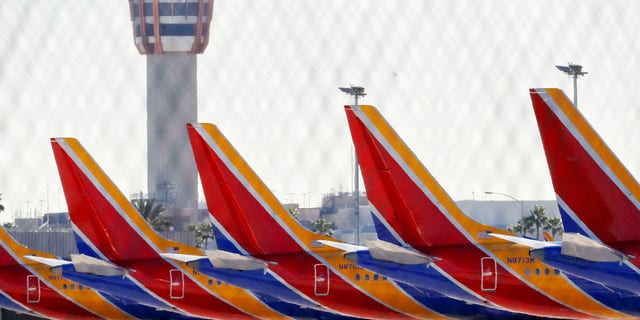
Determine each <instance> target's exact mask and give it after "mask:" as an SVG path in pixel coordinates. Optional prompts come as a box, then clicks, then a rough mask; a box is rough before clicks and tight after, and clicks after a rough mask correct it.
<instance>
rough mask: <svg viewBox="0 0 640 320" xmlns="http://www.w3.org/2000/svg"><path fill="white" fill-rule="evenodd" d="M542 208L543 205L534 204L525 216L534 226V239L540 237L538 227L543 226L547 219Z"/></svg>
mask: <svg viewBox="0 0 640 320" xmlns="http://www.w3.org/2000/svg"><path fill="white" fill-rule="evenodd" d="M544 210H545V209H544V207H543V206H538V205H535V206H533V210H529V212H530V213H531V215H530V216H528V217H526V218H525V219H528V220H529V221H530V223H531V224H532V225H533V226H535V227H536V239H540V228H544V226H546V225H547V221H548V220H549V217H548V216H547V213H546V212H544Z"/></svg>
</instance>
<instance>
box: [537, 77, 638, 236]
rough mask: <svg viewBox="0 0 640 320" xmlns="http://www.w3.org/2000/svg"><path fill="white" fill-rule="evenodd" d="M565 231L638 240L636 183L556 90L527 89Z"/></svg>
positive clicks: (563, 96) (559, 91) (575, 109)
mask: <svg viewBox="0 0 640 320" xmlns="http://www.w3.org/2000/svg"><path fill="white" fill-rule="evenodd" d="M530 95H531V101H532V104H533V109H534V111H535V115H536V119H537V122H538V128H539V130H540V136H541V138H542V144H543V146H544V151H545V155H546V157H547V164H548V165H549V171H550V173H551V180H552V182H553V187H554V190H555V192H556V197H557V200H558V206H559V208H560V213H561V215H562V222H563V225H564V229H565V232H572V233H581V234H585V235H589V236H590V237H592V238H594V239H599V240H601V241H602V242H604V243H611V242H617V241H633V240H640V233H638V230H637V227H638V225H640V209H639V208H640V202H639V200H638V199H640V185H639V184H638V182H637V181H636V180H635V179H634V178H633V176H632V175H631V174H630V173H629V171H628V170H627V169H626V168H625V167H624V165H623V164H622V163H621V162H620V160H619V159H618V158H617V157H616V156H615V154H614V153H613V152H612V151H611V149H609V147H608V146H607V145H606V144H605V142H604V141H603V140H602V138H601V137H600V136H599V135H598V134H597V133H596V131H595V130H594V129H593V128H592V127H591V125H590V124H589V123H588V122H587V120H586V119H585V118H584V116H583V115H582V114H581V113H580V111H579V110H578V109H577V108H576V107H575V106H574V105H573V103H571V101H570V100H569V98H568V97H567V96H566V95H565V94H564V92H562V91H561V90H560V89H530Z"/></svg>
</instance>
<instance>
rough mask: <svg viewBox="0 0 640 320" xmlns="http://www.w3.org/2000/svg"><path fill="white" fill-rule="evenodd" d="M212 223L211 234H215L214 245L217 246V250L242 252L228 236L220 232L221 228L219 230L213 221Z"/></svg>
mask: <svg viewBox="0 0 640 320" xmlns="http://www.w3.org/2000/svg"><path fill="white" fill-rule="evenodd" d="M212 225H213V234H214V235H215V241H216V246H217V247H218V249H219V250H223V251H227V252H232V253H237V254H242V252H240V250H239V249H238V247H237V246H236V245H235V244H234V243H233V242H232V241H231V240H230V239H229V238H227V236H226V234H225V233H224V232H222V230H220V229H219V228H218V227H217V226H216V225H215V223H213V224H212Z"/></svg>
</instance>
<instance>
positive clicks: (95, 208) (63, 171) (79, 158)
mask: <svg viewBox="0 0 640 320" xmlns="http://www.w3.org/2000/svg"><path fill="white" fill-rule="evenodd" d="M51 146H52V148H53V154H54V157H55V160H56V164H57V166H58V172H59V174H60V181H61V182H62V188H63V190H64V194H65V198H66V200H67V207H68V209H69V215H70V218H71V221H72V222H73V224H74V226H75V227H76V228H77V229H79V230H80V231H81V232H79V233H77V235H79V234H81V235H82V236H83V237H86V238H85V239H82V242H83V243H84V245H88V246H94V249H96V250H98V251H99V252H100V253H101V254H102V255H104V258H106V259H108V260H111V261H114V262H116V261H120V260H132V259H141V260H142V259H151V258H157V257H159V253H160V252H162V251H164V249H166V248H167V247H174V248H178V249H173V250H169V251H177V250H179V248H180V244H177V243H174V242H172V241H169V240H166V239H163V238H161V237H160V236H159V235H158V234H157V233H156V232H155V231H153V230H152V229H151V227H150V226H149V225H148V224H147V222H146V221H145V220H144V218H143V217H142V216H141V215H140V214H139V213H138V212H137V211H136V209H135V208H134V207H133V205H132V204H131V202H129V200H128V199H127V198H126V197H125V196H124V195H123V194H122V192H120V190H119V189H118V188H117V186H116V185H115V184H114V183H113V182H112V181H111V179H109V177H108V176H107V175H106V174H105V173H104V171H102V169H101V168H100V167H99V166H98V164H97V163H96V162H95V161H94V159H93V158H92V157H91V155H89V153H88V152H87V151H86V150H85V149H84V147H83V146H82V145H81V144H80V142H79V141H78V140H76V139H73V138H52V139H51Z"/></svg>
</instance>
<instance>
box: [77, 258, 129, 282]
mask: <svg viewBox="0 0 640 320" xmlns="http://www.w3.org/2000/svg"><path fill="white" fill-rule="evenodd" d="M71 261H72V262H73V267H74V268H75V269H76V271H77V272H81V273H89V274H95V275H99V276H105V277H108V276H125V275H127V274H128V273H129V271H128V270H127V269H124V268H121V267H118V266H117V265H115V264H112V263H110V262H107V261H104V260H100V259H96V258H93V257H90V256H87V255H84V254H72V255H71Z"/></svg>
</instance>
